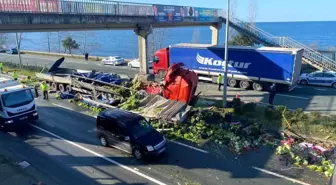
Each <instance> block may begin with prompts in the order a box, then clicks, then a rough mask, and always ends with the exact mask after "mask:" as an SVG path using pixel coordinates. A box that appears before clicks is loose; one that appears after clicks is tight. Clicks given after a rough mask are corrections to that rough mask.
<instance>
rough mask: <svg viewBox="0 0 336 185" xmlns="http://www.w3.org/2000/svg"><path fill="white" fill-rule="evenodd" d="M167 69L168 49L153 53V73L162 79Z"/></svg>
mask: <svg viewBox="0 0 336 185" xmlns="http://www.w3.org/2000/svg"><path fill="white" fill-rule="evenodd" d="M168 68H169V48H162V49H160V50H158V51H156V52H155V54H154V61H153V72H154V74H159V75H160V76H161V77H163V75H164V73H165V72H166V71H167V70H168Z"/></svg>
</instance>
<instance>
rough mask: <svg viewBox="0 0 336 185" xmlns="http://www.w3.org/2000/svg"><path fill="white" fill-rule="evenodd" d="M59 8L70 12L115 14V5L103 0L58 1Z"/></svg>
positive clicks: (64, 11)
mask: <svg viewBox="0 0 336 185" xmlns="http://www.w3.org/2000/svg"><path fill="white" fill-rule="evenodd" d="M60 3H61V5H60V7H61V10H62V12H63V13H70V14H104V15H106V14H108V15H116V11H117V7H116V4H113V3H103V2H92V3H87V2H81V1H69V0H61V1H60Z"/></svg>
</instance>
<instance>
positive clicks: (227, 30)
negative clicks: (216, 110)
mask: <svg viewBox="0 0 336 185" xmlns="http://www.w3.org/2000/svg"><path fill="white" fill-rule="evenodd" d="M229 18H230V0H227V10H226V25H225V26H226V29H225V46H224V47H225V49H224V50H225V53H224V57H225V59H224V60H225V61H224V62H225V66H224V84H223V86H224V87H223V107H224V108H225V107H226V104H227V81H228V79H227V71H228V70H227V68H228V63H229V61H228V60H229V59H228V52H229V47H228V46H229V45H228V43H229Z"/></svg>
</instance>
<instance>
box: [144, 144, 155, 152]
mask: <svg viewBox="0 0 336 185" xmlns="http://www.w3.org/2000/svg"><path fill="white" fill-rule="evenodd" d="M146 148H147V150H148V152H151V151H153V150H154V147H153V146H151V145H147V146H146Z"/></svg>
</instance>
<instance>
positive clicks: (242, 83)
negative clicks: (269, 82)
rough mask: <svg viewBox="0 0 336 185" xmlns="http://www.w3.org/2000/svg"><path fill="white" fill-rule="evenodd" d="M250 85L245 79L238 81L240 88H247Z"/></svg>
mask: <svg viewBox="0 0 336 185" xmlns="http://www.w3.org/2000/svg"><path fill="white" fill-rule="evenodd" d="M250 86H251V84H250V82H249V81H247V80H242V81H240V83H239V87H240V88H242V89H249V88H250Z"/></svg>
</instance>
